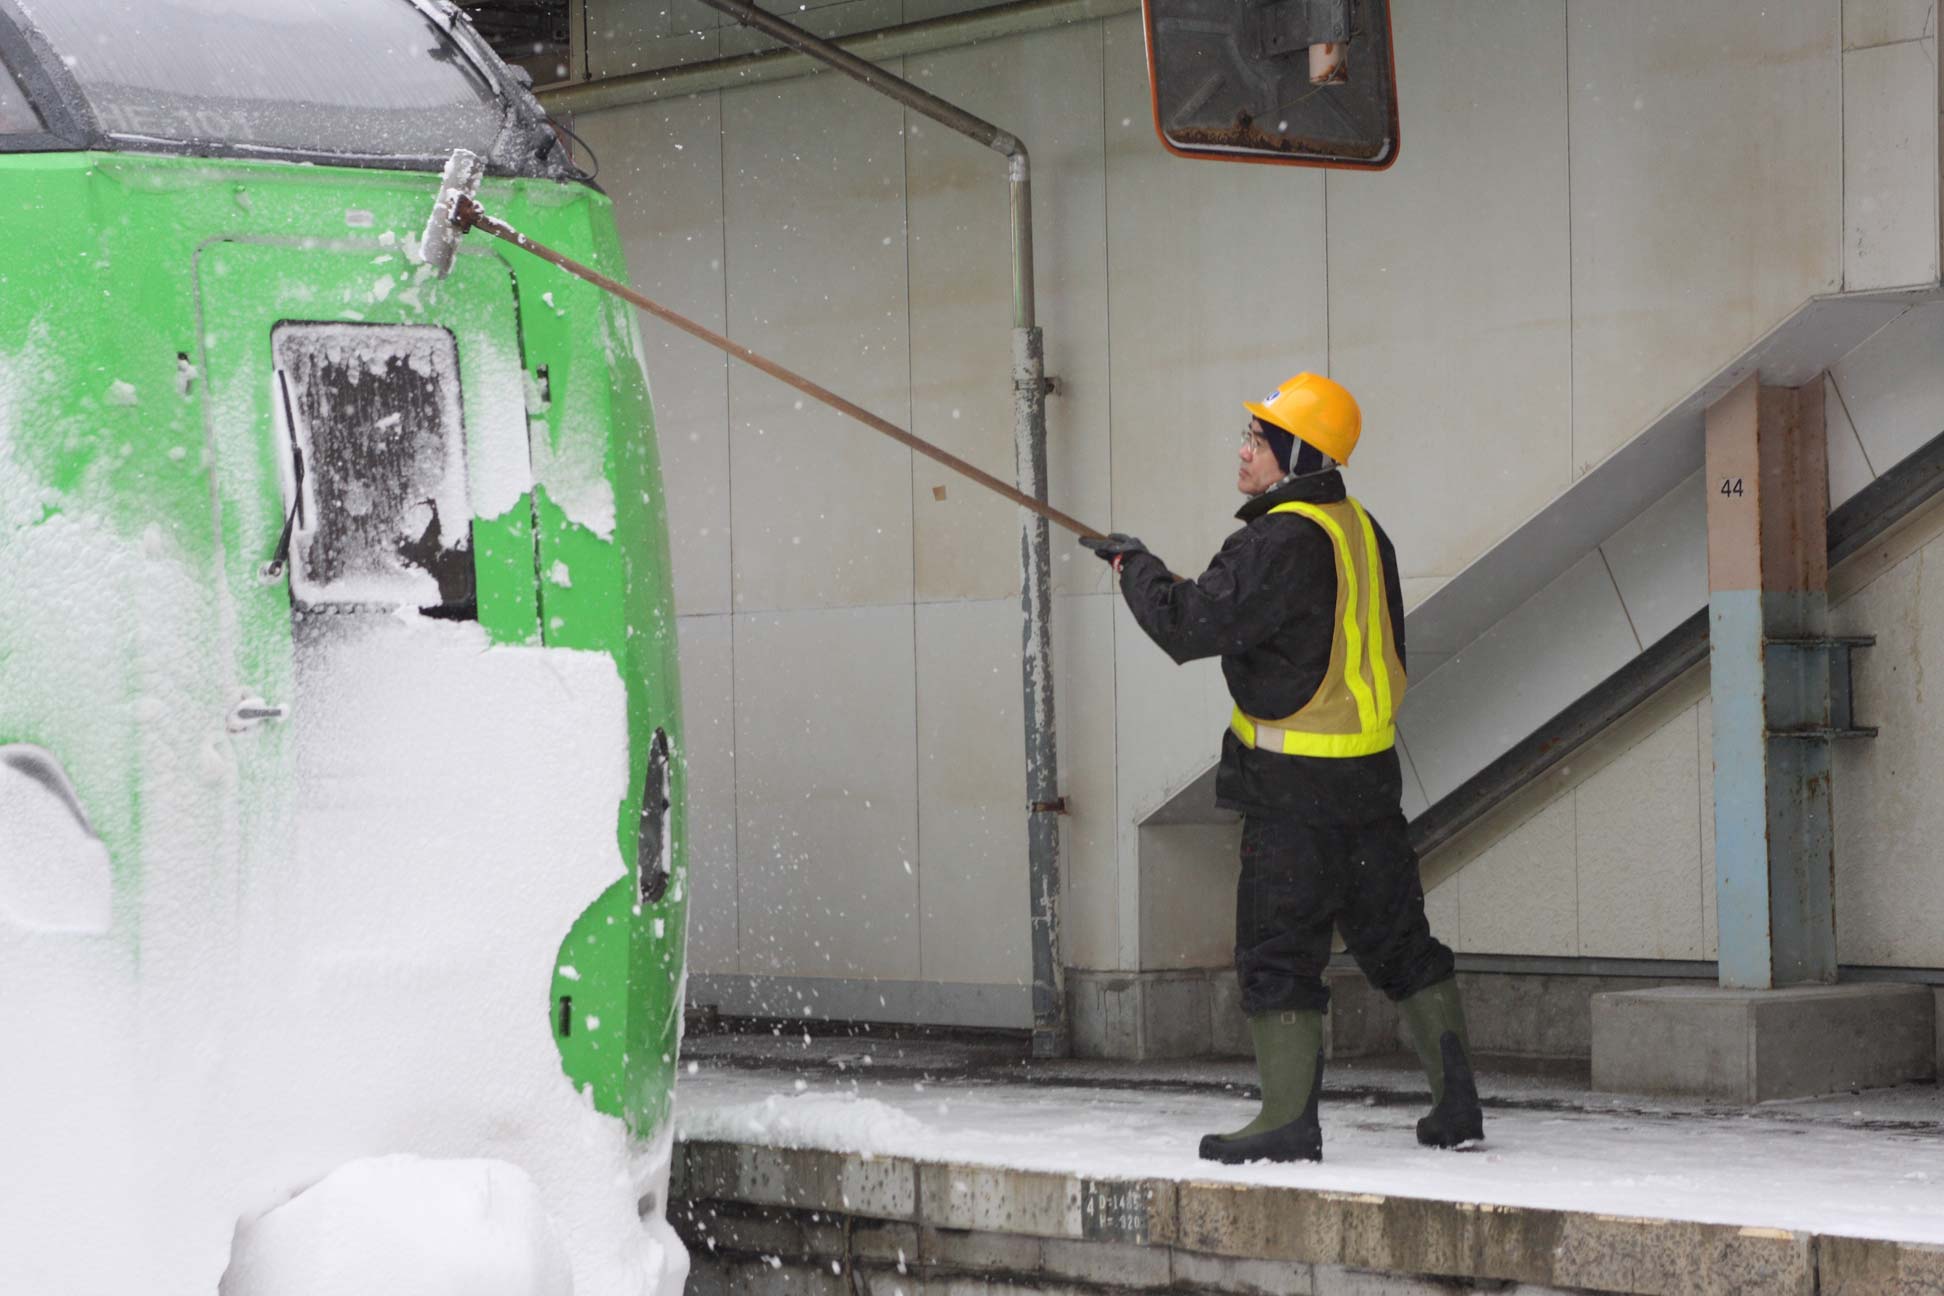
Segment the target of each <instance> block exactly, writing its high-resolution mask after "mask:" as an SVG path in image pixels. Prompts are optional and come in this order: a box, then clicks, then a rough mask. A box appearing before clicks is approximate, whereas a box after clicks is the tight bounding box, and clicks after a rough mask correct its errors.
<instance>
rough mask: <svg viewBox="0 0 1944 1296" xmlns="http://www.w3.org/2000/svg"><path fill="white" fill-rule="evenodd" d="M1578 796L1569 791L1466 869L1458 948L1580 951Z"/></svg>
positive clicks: (1459, 885) (1460, 878) (1456, 883)
mask: <svg viewBox="0 0 1944 1296" xmlns="http://www.w3.org/2000/svg"><path fill="white" fill-rule="evenodd" d="M1576 841H1577V839H1576V836H1575V831H1574V815H1573V798H1572V797H1571V796H1570V795H1567V796H1562V797H1559V798H1558V799H1556V800H1555V801H1553V802H1552V803H1551V804H1550V805H1548V806H1547V807H1546V808H1545V809H1543V810H1541V811H1540V812H1539V813H1538V814H1536V815H1534V816H1533V817H1532V818H1530V819H1528V820H1526V821H1525V822H1524V823H1523V824H1520V825H1519V826H1518V827H1517V828H1514V829H1513V830H1512V831H1511V832H1509V833H1507V834H1506V835H1505V836H1504V837H1503V838H1502V839H1500V840H1499V841H1498V842H1496V843H1494V844H1493V845H1492V846H1491V848H1490V849H1488V850H1487V851H1486V852H1485V853H1484V854H1482V855H1480V856H1479V857H1478V858H1477V859H1475V860H1473V861H1472V862H1471V863H1470V864H1467V865H1466V866H1465V867H1464V868H1462V869H1460V870H1459V871H1458V873H1457V875H1456V876H1455V877H1453V878H1451V879H1450V880H1449V881H1447V882H1446V883H1445V884H1444V886H1443V887H1441V888H1439V889H1440V890H1443V889H1447V888H1455V889H1456V890H1457V893H1458V897H1457V899H1458V927H1457V944H1456V946H1455V948H1457V949H1458V950H1459V951H1460V952H1462V953H1466V954H1558V955H1573V954H1577V953H1579V896H1578V890H1577V871H1576V867H1575V860H1576V858H1577V856H1576Z"/></svg>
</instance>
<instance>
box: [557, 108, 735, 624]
mask: <svg viewBox="0 0 1944 1296" xmlns="http://www.w3.org/2000/svg"><path fill="white" fill-rule="evenodd" d="M574 129H575V130H576V131H578V132H579V133H580V134H581V135H582V136H584V137H585V138H586V140H587V142H588V143H589V144H590V145H592V146H593V148H594V151H595V153H596V154H597V155H598V156H599V157H600V159H601V173H602V181H603V182H604V183H605V184H607V185H609V186H610V187H611V189H612V191H613V192H614V193H615V194H616V196H617V201H616V202H615V204H614V219H615V223H616V224H617V225H619V226H620V229H621V245H622V247H623V249H624V250H625V251H626V253H627V257H628V274H629V277H630V280H631V281H632V282H633V284H634V286H635V287H636V288H638V289H640V290H641V291H642V292H643V293H645V294H647V295H648V296H649V297H652V298H654V299H655V300H656V301H658V302H661V303H662V304H663V305H665V306H668V307H671V308H672V309H674V310H677V311H680V312H681V313H682V314H684V315H687V316H688V317H689V318H690V319H693V320H695V321H696V322H697V323H700V324H703V325H705V326H707V327H709V328H712V329H715V330H716V331H718V332H720V331H721V330H722V327H723V312H724V307H725V303H726V301H727V297H726V293H725V288H724V279H723V274H724V271H723V232H722V132H721V123H720V115H719V112H718V105H717V96H715V95H702V96H698V97H696V98H694V99H684V100H680V101H677V102H672V103H652V104H637V105H633V106H630V107H626V108H615V109H611V110H609V111H606V112H599V113H584V114H582V115H581V116H580V117H579V118H578V119H577V120H576V122H575V125H574ZM640 320H641V339H642V342H643V344H644V345H645V347H646V348H647V354H646V355H645V356H644V357H643V358H644V360H645V361H646V363H647V367H648V379H649V386H650V389H651V391H652V393H653V396H654V405H655V434H656V437H657V439H658V440H659V442H660V446H661V457H662V478H663V480H664V481H665V482H667V483H669V484H671V485H672V486H674V487H676V489H671V490H669V491H668V539H669V544H670V546H671V550H672V556H673V559H674V563H675V608H676V611H677V612H678V613H681V614H684V615H687V614H691V613H698V612H708V613H719V612H727V611H729V606H730V604H729V592H730V590H729V586H730V582H729V560H730V543H729V536H730V528H729V366H730V364H732V363H735V362H732V361H731V360H730V359H729V358H728V357H727V356H725V355H723V354H722V352H720V351H718V350H716V349H715V348H714V347H712V346H709V345H708V344H707V343H704V342H700V341H697V340H696V339H695V338H692V337H690V336H689V335H688V334H686V333H683V332H682V331H681V330H679V329H677V328H675V327H673V326H672V325H668V324H664V323H662V322H661V321H660V320H658V319H656V318H654V317H653V316H651V315H648V314H646V313H645V312H643V313H640Z"/></svg>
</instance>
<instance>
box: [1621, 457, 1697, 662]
mask: <svg viewBox="0 0 1944 1296" xmlns="http://www.w3.org/2000/svg"><path fill="white" fill-rule="evenodd" d="M1702 476H1703V474H1701V473H1696V474H1694V476H1692V477H1690V478H1688V479H1687V480H1686V481H1684V482H1682V483H1681V484H1680V485H1679V486H1677V487H1675V488H1674V489H1673V490H1671V491H1669V492H1668V493H1667V494H1666V495H1665V496H1663V497H1662V498H1661V500H1660V502H1659V503H1657V504H1654V505H1653V506H1652V507H1650V508H1649V509H1648V510H1647V511H1646V512H1644V513H1642V514H1641V515H1640V516H1639V517H1637V518H1635V519H1634V520H1633V521H1632V522H1629V523H1628V524H1627V525H1626V526H1624V527H1622V528H1620V530H1619V531H1618V532H1616V533H1615V534H1614V536H1613V538H1612V539H1610V540H1608V541H1607V542H1606V543H1605V544H1603V545H1601V546H1600V552H1601V553H1602V554H1603V555H1604V556H1605V558H1606V561H1607V566H1608V568H1609V569H1610V570H1611V571H1612V573H1613V583H1614V585H1615V586H1616V587H1618V589H1619V591H1620V598H1621V600H1622V601H1623V602H1624V603H1625V604H1626V605H1627V618H1628V620H1630V621H1632V622H1633V628H1634V634H1635V635H1636V636H1638V637H1639V639H1640V643H1641V645H1642V646H1643V647H1650V646H1652V645H1653V644H1654V643H1655V641H1657V640H1658V639H1660V638H1661V636H1663V635H1665V634H1666V633H1667V632H1668V631H1670V630H1672V629H1673V628H1674V627H1675V626H1678V625H1679V624H1681V622H1683V621H1685V620H1687V619H1688V618H1689V617H1691V616H1693V615H1694V614H1695V613H1696V612H1698V611H1700V610H1701V609H1702V608H1704V607H1706V606H1707V605H1708V498H1707V487H1706V484H1705V483H1704V482H1703V481H1702Z"/></svg>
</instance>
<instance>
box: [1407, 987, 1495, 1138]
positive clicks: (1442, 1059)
mask: <svg viewBox="0 0 1944 1296" xmlns="http://www.w3.org/2000/svg"><path fill="white" fill-rule="evenodd" d="M1397 1006H1398V1009H1399V1010H1400V1011H1401V1012H1402V1013H1403V1014H1404V1022H1405V1024H1406V1025H1408V1026H1409V1027H1410V1028H1411V1042H1412V1043H1413V1044H1415V1045H1416V1046H1417V1055H1418V1061H1419V1063H1421V1064H1422V1065H1423V1067H1424V1074H1425V1077H1426V1078H1427V1079H1429V1080H1430V1081H1431V1111H1430V1114H1428V1115H1426V1116H1425V1117H1424V1118H1423V1119H1421V1120H1420V1121H1418V1123H1417V1140H1418V1142H1420V1143H1422V1144H1424V1145H1425V1146H1426V1147H1440V1148H1450V1147H1458V1146H1460V1145H1461V1144H1465V1143H1476V1142H1478V1141H1479V1140H1480V1139H1482V1138H1484V1137H1485V1115H1484V1113H1483V1112H1482V1111H1481V1110H1480V1109H1479V1105H1478V1082H1477V1080H1476V1078H1475V1077H1474V1076H1473V1075H1472V1067H1471V1049H1470V1038H1469V1036H1468V1035H1467V1034H1466V1031H1465V1006H1464V1004H1463V1002H1461V1001H1460V999H1459V997H1458V979H1457V978H1456V977H1447V978H1446V979H1444V980H1443V981H1440V982H1438V984H1436V985H1434V986H1427V987H1426V988H1425V989H1423V990H1420V991H1418V992H1417V993H1416V994H1414V995H1412V996H1411V997H1410V998H1408V999H1402V1000H1399V1001H1398V1005H1397Z"/></svg>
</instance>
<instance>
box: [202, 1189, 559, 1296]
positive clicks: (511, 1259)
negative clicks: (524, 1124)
mask: <svg viewBox="0 0 1944 1296" xmlns="http://www.w3.org/2000/svg"><path fill="white" fill-rule="evenodd" d="M217 1290H218V1293H219V1296H372V1293H374V1292H384V1293H386V1296H572V1292H573V1290H574V1271H573V1266H572V1265H571V1264H570V1263H569V1262H568V1259H567V1252H566V1250H565V1249H564V1248H562V1246H561V1245H560V1239H559V1238H558V1237H557V1236H555V1234H554V1230H553V1225H552V1223H551V1221H549V1220H548V1219H547V1212H546V1209H545V1207H544V1206H543V1205H542V1204H541V1200H540V1192H539V1189H538V1188H537V1187H536V1186H535V1185H534V1182H533V1180H532V1179H531V1178H530V1177H529V1176H528V1175H527V1174H526V1172H525V1171H523V1170H521V1169H519V1168H518V1167H517V1166H510V1165H507V1164H506V1163H505V1162H504V1161H429V1160H426V1159H424V1158H421V1157H414V1156H388V1157H376V1158H373V1159H370V1160H364V1161H353V1162H350V1163H349V1164H347V1165H343V1166H340V1167H338V1168H337V1169H336V1170H333V1171H332V1172H331V1173H330V1174H328V1175H326V1176H325V1177H324V1179H323V1180H322V1181H321V1182H319V1183H317V1184H316V1185H314V1186H312V1187H310V1188H308V1189H306V1190H305V1191H304V1192H302V1193H300V1194H298V1195H297V1196H296V1197H295V1198H293V1199H292V1200H290V1201H289V1202H287V1203H285V1204H284V1205H282V1206H278V1207H276V1208H275V1209H273V1210H271V1211H269V1212H268V1213H266V1214H264V1215H262V1216H260V1217H258V1218H256V1219H253V1220H246V1221H244V1222H243V1223H240V1224H238V1225H237V1229H236V1243H235V1246H234V1248H233V1249H232V1258H231V1260H230V1266H229V1270H228V1272H226V1273H225V1274H224V1275H223V1281H222V1284H221V1286H220V1287H219V1288H218V1289H217Z"/></svg>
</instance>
